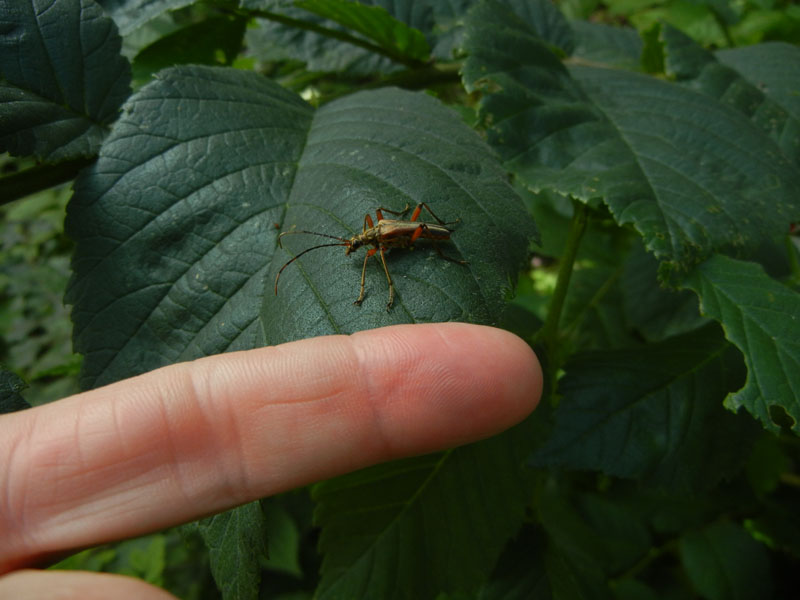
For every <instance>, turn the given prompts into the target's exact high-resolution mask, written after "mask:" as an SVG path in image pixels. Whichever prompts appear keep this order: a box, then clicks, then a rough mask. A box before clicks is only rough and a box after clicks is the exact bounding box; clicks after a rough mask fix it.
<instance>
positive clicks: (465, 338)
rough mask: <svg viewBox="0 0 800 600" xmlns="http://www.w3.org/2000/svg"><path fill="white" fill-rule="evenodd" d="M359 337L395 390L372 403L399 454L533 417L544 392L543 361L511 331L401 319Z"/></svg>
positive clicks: (380, 383)
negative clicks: (400, 322)
mask: <svg viewBox="0 0 800 600" xmlns="http://www.w3.org/2000/svg"><path fill="white" fill-rule="evenodd" d="M353 338H356V339H357V340H358V343H357V346H361V352H360V354H361V355H362V359H361V361H360V362H361V365H362V368H364V369H366V370H367V371H368V373H369V374H368V378H369V379H370V380H371V381H373V382H375V383H374V385H375V386H376V387H378V388H379V389H382V390H391V393H387V392H382V396H381V397H378V398H373V399H372V402H373V403H377V404H378V406H379V411H378V412H379V414H380V415H382V416H381V419H380V420H381V422H382V423H383V424H384V432H383V433H384V436H383V437H384V439H388V440H394V444H395V445H394V447H393V451H392V454H393V455H396V456H400V455H403V454H406V453H418V452H420V451H432V450H437V449H440V448H445V447H450V446H455V445H460V444H463V443H467V442H471V441H475V440H478V439H482V438H485V437H488V436H491V435H494V434H496V433H500V432H501V431H503V430H505V429H507V428H509V427H511V426H513V425H515V424H516V423H518V422H520V421H521V420H523V419H524V418H525V417H527V416H528V415H529V414H530V413H531V412H532V411H533V410H534V409H535V408H536V405H537V404H538V402H539V399H540V397H541V393H542V371H541V367H540V365H539V361H538V359H537V357H536V355H535V353H534V352H533V350H532V349H531V348H530V347H529V346H528V344H526V343H525V342H524V341H523V340H522V339H520V338H519V337H517V336H516V335H514V334H512V333H510V332H508V331H504V330H501V329H497V328H494V327H487V326H481V325H472V324H466V323H437V324H424V325H398V326H394V327H387V328H382V329H376V330H371V331H365V332H361V333H359V334H355V335H354V336H353ZM382 399H383V402H382Z"/></svg>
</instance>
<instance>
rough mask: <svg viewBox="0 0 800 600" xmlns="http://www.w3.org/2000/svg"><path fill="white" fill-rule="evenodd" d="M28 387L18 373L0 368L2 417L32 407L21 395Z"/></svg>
mask: <svg viewBox="0 0 800 600" xmlns="http://www.w3.org/2000/svg"><path fill="white" fill-rule="evenodd" d="M26 387H27V385H26V384H25V382H24V381H23V380H22V379H21V378H20V377H19V376H18V375H17V374H16V373H14V372H13V371H9V370H7V369H3V368H0V415H4V414H6V413H12V412H16V411H18V410H24V409H26V408H30V407H31V405H30V404H28V403H27V402H25V398H23V397H22V394H21V393H20V392H21V391H22V390H24V389H25V388H26Z"/></svg>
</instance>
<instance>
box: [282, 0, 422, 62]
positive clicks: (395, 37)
mask: <svg viewBox="0 0 800 600" xmlns="http://www.w3.org/2000/svg"><path fill="white" fill-rule="evenodd" d="M295 6H298V7H299V8H302V9H304V10H307V11H309V12H312V13H314V14H317V15H319V16H321V17H324V18H326V19H330V20H332V21H335V22H337V23H339V24H340V25H343V26H345V27H346V28H347V29H351V30H353V31H356V32H358V33H360V34H361V35H363V36H365V37H367V38H368V39H371V40H373V41H374V42H376V43H377V44H378V45H379V46H380V47H381V48H384V49H385V50H387V51H389V52H390V53H391V54H392V55H396V56H398V57H402V58H405V59H410V60H417V61H423V60H425V59H426V58H427V57H428V55H429V54H430V48H428V43H427V42H426V41H425V36H423V35H422V33H421V32H420V31H419V30H417V29H414V28H412V27H409V26H407V25H406V24H405V23H403V22H402V21H399V20H397V19H395V18H394V17H393V16H392V15H390V14H389V13H388V12H387V11H386V9H385V8H383V7H382V6H367V5H365V4H359V3H358V2H352V1H350V0H296V1H295Z"/></svg>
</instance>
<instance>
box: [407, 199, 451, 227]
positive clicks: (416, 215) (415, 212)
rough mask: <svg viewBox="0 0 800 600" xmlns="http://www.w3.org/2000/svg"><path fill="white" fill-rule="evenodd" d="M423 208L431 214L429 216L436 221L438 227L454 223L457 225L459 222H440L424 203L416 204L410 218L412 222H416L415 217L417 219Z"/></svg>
mask: <svg viewBox="0 0 800 600" xmlns="http://www.w3.org/2000/svg"><path fill="white" fill-rule="evenodd" d="M423 207H425V210H427V211H428V212H429V213H430V214H431V216H432V217H433V218H434V219H436V221H438V223H439V225H452V224H454V223H458V222H459V221H460V220H461V219H456V220H455V221H442V220H441V219H440V218H439V217H437V216H436V213H434V212H433V211H432V210H431V207H430V206H428V205H427V204H426V203H425V202H420V203H419V204H417V207H416V208H415V209H414V215H413V216H412V217H411V220H412V221H416V220H417V217H419V213H420V212H421V211H422V208H423Z"/></svg>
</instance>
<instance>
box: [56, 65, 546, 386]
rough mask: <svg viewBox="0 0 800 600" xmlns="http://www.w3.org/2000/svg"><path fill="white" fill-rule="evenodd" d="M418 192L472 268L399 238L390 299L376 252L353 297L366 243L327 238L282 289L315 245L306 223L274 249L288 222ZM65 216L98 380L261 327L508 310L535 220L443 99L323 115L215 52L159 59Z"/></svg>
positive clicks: (333, 225) (364, 96)
mask: <svg viewBox="0 0 800 600" xmlns="http://www.w3.org/2000/svg"><path fill="white" fill-rule="evenodd" d="M418 202H426V203H428V204H429V205H430V206H431V208H432V209H433V210H434V212H436V214H437V215H438V216H440V217H441V218H443V219H445V220H448V221H452V220H455V219H457V218H460V219H461V220H460V222H458V223H457V224H454V225H452V226H451V227H452V228H453V230H454V233H453V236H452V243H443V244H442V249H443V251H444V252H445V253H446V254H447V255H450V256H451V257H454V258H459V259H461V258H463V259H466V260H468V261H469V263H470V264H469V265H467V266H464V265H459V264H455V263H453V262H448V261H445V260H442V259H440V258H439V257H438V256H437V255H436V253H435V252H434V251H433V250H432V249H431V248H430V247H425V244H419V248H418V249H417V250H416V251H414V252H411V251H395V252H391V253H389V254H388V259H387V262H388V265H389V269H390V270H391V273H392V275H393V278H394V281H395V287H396V290H397V295H396V299H395V306H394V308H393V309H392V310H391V312H387V310H386V300H387V285H386V278H385V276H384V273H383V270H382V268H381V267H380V265H379V263H378V261H377V260H370V262H369V264H368V265H367V297H366V300H365V301H364V303H363V305H362V306H360V307H356V306H353V301H354V300H355V299H356V297H357V295H358V287H359V278H360V273H361V264H362V260H361V258H360V257H361V256H364V255H363V253H362V254H360V256H359V255H357V256H356V257H355V258H354V259H353V260H350V259H348V257H345V255H344V252H343V249H341V248H327V249H321V250H317V251H315V252H314V253H312V254H309V255H307V256H304V257H303V258H301V259H300V260H298V261H297V262H296V263H295V264H293V265H291V267H290V268H288V269H286V270H285V271H284V273H283V275H282V277H281V280H280V289H279V295H278V296H277V297H276V296H275V294H274V291H273V289H274V281H275V277H276V274H277V273H278V270H279V268H280V267H281V265H282V264H283V263H285V262H287V261H288V260H289V259H291V258H292V256H293V255H295V254H296V253H297V252H299V251H301V250H302V249H304V248H307V247H309V246H310V245H313V244H316V243H320V238H317V237H314V236H310V235H293V236H288V237H285V238H284V241H285V244H284V246H285V248H284V249H277V235H278V232H279V230H281V229H283V230H288V229H289V228H291V227H295V226H296V227H297V228H298V229H311V230H315V231H320V232H323V233H327V234H332V235H352V234H353V233H355V232H356V231H359V230H360V228H361V226H362V224H363V221H364V215H365V214H366V213H368V212H371V211H374V209H375V208H376V207H378V206H384V207H388V208H393V209H395V210H399V209H402V208H403V207H404V206H405V205H406V204H410V205H412V206H413V205H415V204H416V203H418ZM387 216H388V215H387ZM423 218H424V219H427V220H431V218H429V217H427V216H425V215H424V214H423ZM66 225H67V231H68V233H69V234H70V236H72V237H73V239H75V240H76V242H77V249H76V252H75V254H74V258H73V270H74V276H73V279H72V282H71V284H70V288H69V290H68V301H69V302H70V303H71V304H73V305H74V309H73V321H74V323H75V346H76V348H77V349H78V350H79V351H80V352H82V353H83V354H85V355H86V361H85V362H84V379H83V382H84V384H85V385H99V384H100V383H103V382H108V381H112V380H116V379H119V378H122V377H127V376H130V375H132V374H134V373H138V372H142V371H146V370H149V369H152V368H155V367H157V366H161V365H163V364H167V363H170V362H174V361H178V360H186V359H190V358H194V357H197V356H202V355H207V354H214V353H218V352H222V351H226V350H231V349H242V348H251V347H254V346H258V345H261V344H263V343H264V342H267V343H279V342H283V341H287V340H291V339H297V338H302V337H308V336H312V335H321V334H326V333H347V332H353V331H357V330H361V329H366V328H371V327H377V326H381V325H388V324H391V323H409V322H424V321H433V320H439V321H444V320H454V319H455V320H467V321H473V322H481V323H496V322H497V321H498V320H499V318H500V313H501V312H502V309H503V306H504V302H505V296H506V294H507V293H508V291H509V290H510V289H511V285H512V282H513V280H514V278H515V277H516V273H517V272H518V269H519V268H520V266H521V264H522V263H523V262H524V259H525V257H526V254H527V248H528V240H529V239H530V237H531V236H532V235H533V234H534V233H535V229H534V227H533V224H532V222H531V221H530V217H528V216H527V213H525V211H524V208H523V206H522V203H521V202H520V200H519V198H518V197H517V196H516V195H515V194H514V193H513V191H512V189H511V187H510V186H509V185H508V183H507V181H506V178H505V173H504V171H503V170H502V168H501V167H500V166H499V164H498V163H497V161H496V159H495V157H494V155H493V154H492V153H491V152H490V151H489V149H488V148H487V147H486V146H485V145H484V144H483V143H482V142H481V140H480V139H479V138H478V136H477V135H475V134H474V133H473V132H472V131H470V130H469V129H468V128H467V127H466V126H464V125H463V124H462V123H461V122H460V121H459V119H458V117H457V116H456V115H455V113H452V112H450V111H448V110H447V109H445V108H443V107H442V106H441V105H439V104H438V103H437V102H436V101H435V100H433V99H432V98H430V97H427V96H425V95H422V94H412V93H409V92H402V91H400V90H394V89H385V90H380V91H374V92H363V93H359V94H354V95H352V96H349V97H346V98H343V99H341V100H339V101H337V102H333V103H331V104H328V105H326V106H324V107H323V108H321V109H319V110H318V111H316V113H315V112H314V110H313V109H312V108H311V107H310V106H309V105H308V104H306V103H305V102H303V101H302V100H301V99H300V98H299V97H298V96H296V95H294V94H292V93H291V92H288V91H286V90H285V89H283V88H281V87H279V86H277V85H276V84H274V83H272V82H270V81H268V80H265V79H263V78H261V77H259V76H257V75H255V74H251V73H243V72H239V71H234V70H230V69H221V68H211V67H179V68H176V69H172V70H169V71H166V72H163V73H162V76H161V77H160V78H159V79H158V80H156V81H155V82H153V83H152V84H150V85H148V86H146V87H145V88H143V89H142V90H141V91H140V92H139V93H138V94H136V95H135V96H134V97H132V98H131V100H130V102H129V103H128V104H127V105H126V109H125V114H124V115H123V117H122V118H121V119H120V120H119V122H118V123H117V124H116V125H115V127H114V131H113V133H112V135H111V136H110V138H109V139H108V141H107V142H106V143H105V144H104V146H103V148H102V150H101V153H100V158H99V160H98V162H97V163H96V164H95V166H94V167H93V168H92V169H91V170H88V171H87V172H85V173H84V174H83V176H82V177H81V178H79V180H78V181H77V182H76V194H75V197H74V198H73V200H72V202H71V204H70V206H69V209H68V215H67V224H66ZM322 241H323V242H324V241H331V240H326V239H325V238H322ZM276 249H277V251H276ZM351 258H352V257H351Z"/></svg>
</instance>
